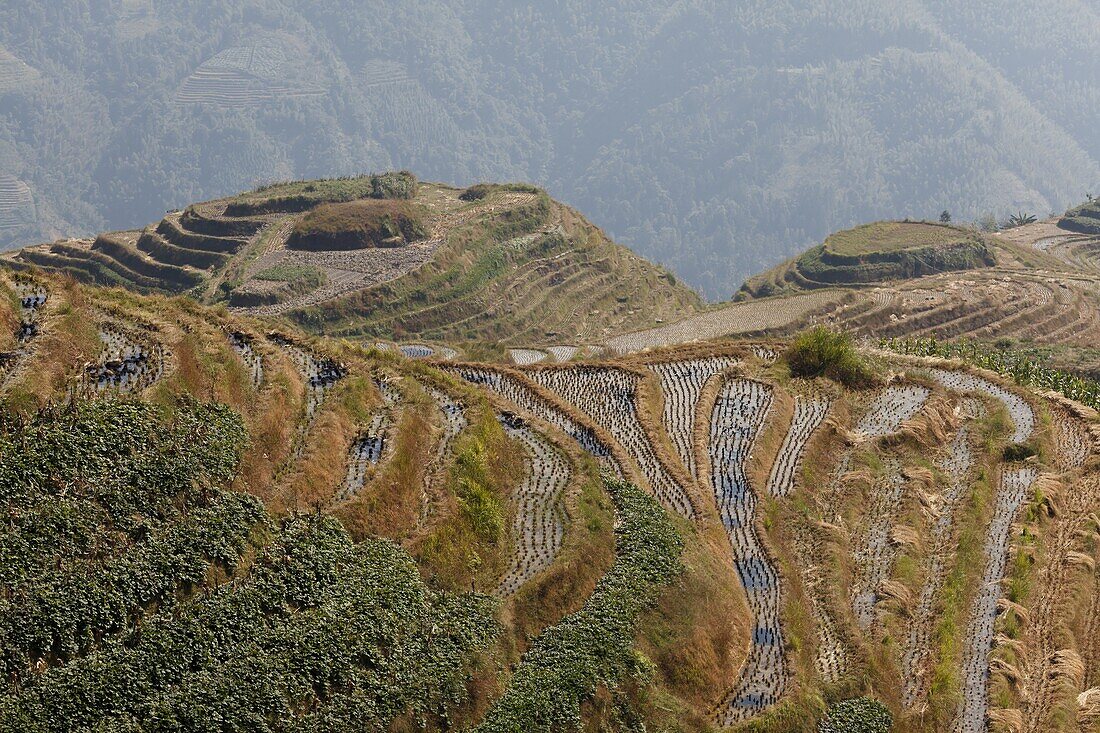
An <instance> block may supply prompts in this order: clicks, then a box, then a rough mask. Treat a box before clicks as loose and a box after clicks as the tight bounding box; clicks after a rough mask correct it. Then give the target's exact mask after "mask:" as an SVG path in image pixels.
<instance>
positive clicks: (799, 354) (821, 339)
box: [783, 326, 874, 389]
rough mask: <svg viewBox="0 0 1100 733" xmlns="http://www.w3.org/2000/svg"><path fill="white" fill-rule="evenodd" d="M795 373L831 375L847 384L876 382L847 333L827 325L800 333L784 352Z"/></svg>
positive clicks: (857, 387) (797, 375)
mask: <svg viewBox="0 0 1100 733" xmlns="http://www.w3.org/2000/svg"><path fill="white" fill-rule="evenodd" d="M783 360H784V361H785V362H786V363H787V366H788V367H789V368H790V370H791V376H792V377H803V378H805V379H813V378H815V377H828V378H829V379H832V380H833V381H835V382H840V383H841V384H843V385H844V386H846V387H850V388H853V389H861V388H864V387H868V386H870V385H871V384H872V383H873V382H874V375H873V374H872V373H871V370H870V368H869V367H868V366H867V364H866V363H865V362H864V360H863V357H861V356H860V355H859V352H858V351H856V347H855V345H854V344H853V343H852V339H851V337H850V336H848V335H847V334H845V333H840V332H838V331H830V330H829V329H827V328H825V327H824V326H816V327H815V328H812V329H810V330H809V331H805V332H803V333H801V334H799V335H798V337H797V338H795V340H794V341H792V342H791V344H790V346H788V347H787V350H786V351H785V352H784V354H783Z"/></svg>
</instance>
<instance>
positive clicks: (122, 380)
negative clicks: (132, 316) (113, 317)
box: [80, 322, 165, 393]
mask: <svg viewBox="0 0 1100 733" xmlns="http://www.w3.org/2000/svg"><path fill="white" fill-rule="evenodd" d="M99 339H100V341H102V342H103V351H102V353H101V355H100V357H99V361H98V362H96V363H94V364H88V365H87V366H86V367H85V368H84V373H83V375H82V377H81V386H80V389H81V391H83V392H99V393H103V392H107V391H114V392H122V393H126V392H140V391H141V390H143V389H145V388H146V387H149V386H150V385H152V384H153V383H154V382H156V381H157V380H158V379H160V377H161V375H162V374H163V373H164V358H165V354H164V347H163V346H161V344H159V343H155V342H151V341H150V340H149V339H146V338H143V337H139V336H137V335H136V334H133V333H131V332H129V331H128V330H127V329H125V328H124V327H123V326H121V325H118V324H117V323H111V322H106V323H104V324H103V325H102V326H101V328H100V331H99Z"/></svg>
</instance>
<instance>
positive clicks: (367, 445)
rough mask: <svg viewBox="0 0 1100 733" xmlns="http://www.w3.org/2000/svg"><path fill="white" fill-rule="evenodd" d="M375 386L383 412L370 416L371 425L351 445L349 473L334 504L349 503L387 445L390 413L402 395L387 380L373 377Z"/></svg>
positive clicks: (360, 488)
mask: <svg viewBox="0 0 1100 733" xmlns="http://www.w3.org/2000/svg"><path fill="white" fill-rule="evenodd" d="M374 386H375V388H376V389H378V392H379V394H381V395H382V405H383V406H382V409H380V410H377V411H376V412H375V413H374V414H373V415H371V419H370V422H369V423H367V425H366V426H364V427H363V428H362V430H360V432H359V435H358V436H357V437H356V439H355V440H354V441H353V442H352V444H351V450H350V452H349V455H348V471H347V475H346V476H345V477H344V482H343V484H342V485H341V486H340V489H339V490H338V491H337V492H336V500H337V501H342V500H345V499H350V498H351V497H353V496H355V495H356V494H358V493H359V492H360V491H361V490H362V489H363V486H364V485H365V484H366V482H367V475H368V473H369V472H370V469H371V467H372V466H376V465H378V464H379V463H380V462H381V461H382V457H383V456H384V455H385V452H386V447H387V446H388V445H389V436H390V433H391V431H392V429H393V424H394V419H393V411H394V408H396V407H397V405H398V403H399V402H400V401H401V393H400V392H398V391H397V389H396V388H394V386H393V385H392V384H390V382H389V380H388V379H385V378H381V377H376V378H375V379H374Z"/></svg>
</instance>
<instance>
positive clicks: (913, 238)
mask: <svg viewBox="0 0 1100 733" xmlns="http://www.w3.org/2000/svg"><path fill="white" fill-rule="evenodd" d="M993 262H994V257H993V253H992V252H990V249H989V247H988V245H986V243H985V241H984V239H983V237H981V236H980V235H978V234H976V233H975V232H972V231H967V230H966V229H962V228H959V227H953V226H950V225H947V224H931V223H926V222H908V221H905V222H899V221H886V222H876V223H874V224H864V225H863V226H859V227H856V228H854V229H848V230H845V231H842V232H837V233H836V234H833V235H831V236H830V237H829V238H828V239H826V240H825V242H824V243H822V244H821V245H819V246H817V247H814V248H813V249H810V250H808V251H806V252H804V253H803V254H801V255H799V256H798V257H796V258H794V259H792V260H790V261H788V262H785V263H783V264H782V265H779V266H778V267H776V268H773V269H771V270H768V271H767V272H765V273H763V274H761V275H757V276H755V277H753V278H750V279H749V280H747V281H746V282H745V284H744V285H743V286H741V290H740V292H739V293H738V297H739V298H761V297H767V296H770V295H777V294H781V293H785V292H794V291H799V290H813V289H816V288H826V287H832V286H837V285H869V284H874V283H880V282H883V281H887V280H906V279H909V278H912V277H917V276H921V275H931V274H934V273H938V272H945V271H950V270H969V269H974V268H977V267H984V266H986V265H991V264H993Z"/></svg>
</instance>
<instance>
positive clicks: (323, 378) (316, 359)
mask: <svg viewBox="0 0 1100 733" xmlns="http://www.w3.org/2000/svg"><path fill="white" fill-rule="evenodd" d="M268 340H269V341H271V342H272V343H274V344H275V345H277V346H279V347H280V348H281V349H283V351H284V352H286V354H287V355H288V356H289V357H290V358H291V361H293V362H294V365H295V366H296V367H297V368H298V373H299V374H300V375H301V377H302V381H303V382H305V386H306V419H307V420H312V419H313V416H314V415H315V414H316V413H317V410H318V408H320V407H321V405H322V403H324V401H325V397H326V396H327V395H328V392H329V390H330V389H332V387H333V386H335V385H336V383H337V382H338V381H340V380H341V379H343V377H344V375H345V374H346V373H347V372H346V370H345V369H344V367H343V366H341V365H340V364H338V363H336V362H335V361H333V360H332V359H329V358H328V357H323V356H317V355H315V354H313V353H312V352H310V351H308V350H307V349H304V348H302V347H301V346H299V345H298V344H296V343H295V342H294V341H292V340H290V339H288V338H286V337H285V336H282V335H280V334H277V333H272V334H269V335H268Z"/></svg>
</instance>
